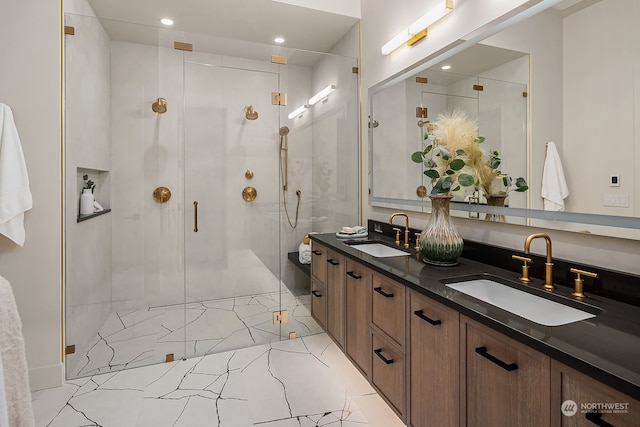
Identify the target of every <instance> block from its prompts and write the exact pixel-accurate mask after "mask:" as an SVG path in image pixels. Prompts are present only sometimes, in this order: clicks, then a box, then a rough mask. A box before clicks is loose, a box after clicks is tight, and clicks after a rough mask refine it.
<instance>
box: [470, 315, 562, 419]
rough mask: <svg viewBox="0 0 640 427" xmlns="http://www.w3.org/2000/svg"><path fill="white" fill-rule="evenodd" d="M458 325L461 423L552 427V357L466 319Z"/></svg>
mask: <svg viewBox="0 0 640 427" xmlns="http://www.w3.org/2000/svg"><path fill="white" fill-rule="evenodd" d="M460 326H461V328H460V347H461V350H462V351H461V355H460V362H461V363H460V370H461V401H460V405H461V413H460V416H461V425H467V426H492V427H500V426H504V427H512V426H519V427H520V426H531V427H539V426H546V425H549V423H550V399H551V398H550V372H551V367H550V365H551V359H550V358H549V357H548V356H546V355H544V354H542V353H539V352H537V351H535V350H533V349H531V348H529V347H527V346H525V345H523V344H521V343H519V342H517V341H515V340H513V339H511V338H509V337H506V336H504V335H502V334H500V333H498V332H496V331H494V330H493V329H490V328H488V327H486V326H484V325H481V324H480V323H477V322H475V321H473V320H471V319H469V318H466V317H465V316H461V318H460Z"/></svg>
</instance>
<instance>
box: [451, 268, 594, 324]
mask: <svg viewBox="0 0 640 427" xmlns="http://www.w3.org/2000/svg"><path fill="white" fill-rule="evenodd" d="M490 277H491V276H489V277H479V278H471V277H470V278H467V279H464V278H460V279H457V280H455V281H454V279H451V280H447V281H446V282H450V283H445V286H446V287H448V288H451V289H455V290H457V291H458V292H462V293H463V294H466V295H469V296H471V297H473V298H476V299H479V300H481V301H484V302H486V303H488V304H491V305H493V306H495V307H498V308H500V309H502V310H505V311H508V312H509V313H513V314H515V315H518V316H520V317H524V318H525V319H528V320H530V321H532V322H535V323H538V324H540V325H544V326H561V325H566V324H569V323H573V322H578V321H580V320H586V319H591V318H593V317H596V314H593V313H591V312H590V311H593V312H596V313H597V312H599V311H600V309H599V308H598V307H593V306H589V305H587V304H582V305H584V306H585V309H589V311H585V310H582V309H578V308H574V307H571V306H569V305H565V304H563V303H560V302H556V301H552V300H550V299H547V298H544V297H542V296H537V295H534V294H532V293H529V292H525V291H523V290H519V289H516V288H514V287H511V286H509V285H506V284H503V283H500V282H498V281H495V280H492V279H491V278H490ZM559 298H562V297H559Z"/></svg>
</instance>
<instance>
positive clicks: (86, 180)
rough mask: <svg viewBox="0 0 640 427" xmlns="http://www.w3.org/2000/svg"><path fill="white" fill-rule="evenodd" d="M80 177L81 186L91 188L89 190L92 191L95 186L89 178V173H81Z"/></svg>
mask: <svg viewBox="0 0 640 427" xmlns="http://www.w3.org/2000/svg"><path fill="white" fill-rule="evenodd" d="M82 179H83V180H84V187H82V188H83V189H87V190H91V192H92V193H93V189H94V188H96V184H94V182H93V181H91V180H90V179H89V175H83V176H82Z"/></svg>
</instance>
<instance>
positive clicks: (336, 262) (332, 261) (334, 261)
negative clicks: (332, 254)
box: [327, 259, 340, 265]
mask: <svg viewBox="0 0 640 427" xmlns="http://www.w3.org/2000/svg"><path fill="white" fill-rule="evenodd" d="M327 262H328V263H329V264H331V265H338V264H340V263H339V262H338V261H336V260H335V259H328V260H327Z"/></svg>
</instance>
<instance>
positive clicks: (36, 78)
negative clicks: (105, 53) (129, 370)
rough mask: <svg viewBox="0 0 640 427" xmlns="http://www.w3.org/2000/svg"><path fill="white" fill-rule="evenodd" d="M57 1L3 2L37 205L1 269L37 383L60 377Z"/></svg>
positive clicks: (0, 87)
mask: <svg viewBox="0 0 640 427" xmlns="http://www.w3.org/2000/svg"><path fill="white" fill-rule="evenodd" d="M60 23H61V18H60V4H59V2H57V1H51V2H42V1H38V0H22V1H9V2H3V4H2V13H0V52H2V64H3V65H2V66H1V67H0V102H2V103H5V104H7V105H9V106H10V107H11V108H12V110H13V113H14V116H15V121H16V125H17V128H18V132H19V133H20V139H21V142H22V148H23V150H24V154H25V158H26V162H27V169H28V172H29V180H30V183H31V193H32V195H33V209H32V210H31V211H29V212H27V214H26V215H25V228H26V242H25V245H24V247H19V246H16V245H15V244H13V243H11V242H10V241H9V240H8V239H6V238H4V237H0V274H1V275H2V276H4V277H6V278H7V279H8V280H9V281H10V282H11V285H12V287H13V292H14V294H15V297H16V301H17V305H18V312H19V314H20V317H21V319H22V330H23V334H24V337H25V345H26V353H27V363H28V366H29V375H30V381H31V388H32V389H41V388H47V387H53V386H56V385H59V384H61V383H62V378H63V369H62V363H61V354H62V350H61V335H62V331H61V325H62V319H61V287H62V267H61V266H62V244H61V242H62V240H61V235H62V231H61V230H62V226H61V224H62V216H61V207H62V206H61V194H62V177H61V172H62V169H61V146H60V141H61V121H60V115H61V102H60V90H61V88H60V85H61V74H60V56H61V52H60Z"/></svg>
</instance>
